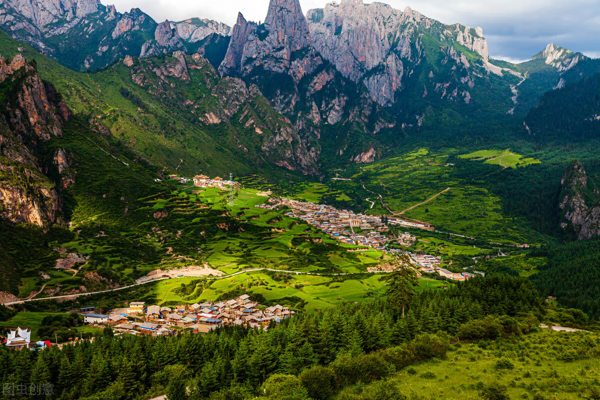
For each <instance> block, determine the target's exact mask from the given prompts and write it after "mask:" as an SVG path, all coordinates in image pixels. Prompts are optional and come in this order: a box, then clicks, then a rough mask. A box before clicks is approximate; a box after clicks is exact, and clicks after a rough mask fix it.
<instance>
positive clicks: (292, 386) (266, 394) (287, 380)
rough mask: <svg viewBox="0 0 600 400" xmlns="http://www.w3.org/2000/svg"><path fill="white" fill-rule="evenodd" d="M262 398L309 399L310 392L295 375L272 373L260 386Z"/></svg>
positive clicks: (282, 399)
mask: <svg viewBox="0 0 600 400" xmlns="http://www.w3.org/2000/svg"><path fill="white" fill-rule="evenodd" d="M260 394H261V395H262V397H261V398H267V399H278V400H279V399H281V400H309V397H308V392H307V391H306V389H305V388H304V387H303V386H302V384H301V383H300V380H299V379H298V378H297V377H295V376H294V375H282V374H276V375H272V376H271V377H270V378H269V379H267V380H266V381H265V383H263V385H262V386H261V388H260Z"/></svg>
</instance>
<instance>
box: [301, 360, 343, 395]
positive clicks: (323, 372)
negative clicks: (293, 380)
mask: <svg viewBox="0 0 600 400" xmlns="http://www.w3.org/2000/svg"><path fill="white" fill-rule="evenodd" d="M299 378H300V383H302V386H304V387H305V388H306V390H307V391H308V395H309V396H310V397H311V398H313V399H315V400H326V399H328V398H329V397H330V396H332V395H333V394H334V393H335V391H336V387H337V381H336V377H335V372H333V370H332V369H331V368H325V367H321V366H315V367H312V368H311V369H308V370H305V371H303V372H302V373H301V374H300V377H299Z"/></svg>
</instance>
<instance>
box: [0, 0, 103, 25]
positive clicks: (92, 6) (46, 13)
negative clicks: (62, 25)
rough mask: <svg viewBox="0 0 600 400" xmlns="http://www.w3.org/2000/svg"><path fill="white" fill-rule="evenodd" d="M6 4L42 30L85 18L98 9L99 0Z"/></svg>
mask: <svg viewBox="0 0 600 400" xmlns="http://www.w3.org/2000/svg"><path fill="white" fill-rule="evenodd" d="M5 4H6V5H8V6H10V7H11V8H13V9H14V10H15V11H16V12H18V13H19V14H20V15H22V16H23V17H25V18H26V19H28V20H29V21H30V22H31V23H32V24H33V25H34V26H36V27H37V28H38V29H40V31H45V30H46V27H47V26H48V25H50V24H53V23H55V22H58V21H60V20H61V19H63V18H64V19H66V20H67V21H70V20H72V19H74V18H83V17H85V16H87V15H89V14H93V13H95V12H97V11H98V6H99V5H100V1H99V0H35V1H31V0H5Z"/></svg>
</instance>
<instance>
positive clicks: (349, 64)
mask: <svg viewBox="0 0 600 400" xmlns="http://www.w3.org/2000/svg"><path fill="white" fill-rule="evenodd" d="M307 18H308V21H309V23H310V31H311V37H312V40H313V43H314V47H315V48H316V50H317V51H318V52H319V53H320V54H321V55H322V56H323V57H324V58H325V59H327V60H328V61H329V62H331V63H332V64H333V65H335V66H336V68H337V70H338V71H340V72H341V73H342V75H344V76H345V77H346V78H348V79H351V80H352V81H354V82H363V83H364V84H365V86H366V87H367V88H368V90H369V93H370V96H371V98H372V99H373V100H374V101H376V102H377V103H378V104H380V105H382V106H390V105H391V104H394V103H395V102H396V92H398V91H399V90H401V89H402V87H403V83H404V81H405V80H406V79H407V78H409V77H411V76H412V75H413V73H414V70H415V67H416V66H417V65H419V64H421V63H422V62H423V61H424V58H425V51H424V48H423V44H422V36H423V34H424V33H426V34H428V35H431V36H432V37H434V38H435V40H436V41H440V42H442V43H444V44H446V46H445V47H446V48H452V45H453V44H454V43H457V44H459V45H461V46H464V47H466V48H467V49H469V50H471V51H473V52H475V53H477V54H478V55H479V56H480V57H481V59H482V60H483V61H487V59H488V46H487V42H486V40H485V38H484V37H483V31H482V29H481V28H477V29H475V30H473V29H471V28H469V27H466V26H462V25H453V26H446V25H443V24H440V23H439V22H437V21H435V20H432V19H430V18H427V17H425V16H423V15H422V14H420V13H419V12H417V11H413V10H412V9H411V8H410V7H407V8H406V9H405V10H404V11H403V12H402V11H400V10H396V9H394V8H392V7H391V6H389V5H387V4H382V3H372V4H364V3H363V0H342V2H341V3H340V4H337V3H335V2H332V3H329V4H328V5H327V6H325V8H324V9H314V10H310V11H309V12H308V14H307Z"/></svg>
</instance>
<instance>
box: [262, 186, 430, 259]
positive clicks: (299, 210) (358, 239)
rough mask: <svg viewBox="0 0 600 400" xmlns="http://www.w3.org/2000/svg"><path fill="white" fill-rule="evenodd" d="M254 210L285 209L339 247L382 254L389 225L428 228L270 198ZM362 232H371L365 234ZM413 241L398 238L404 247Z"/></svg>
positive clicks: (392, 219) (422, 225) (423, 225)
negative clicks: (373, 250) (376, 251)
mask: <svg viewBox="0 0 600 400" xmlns="http://www.w3.org/2000/svg"><path fill="white" fill-rule="evenodd" d="M255 207H256V208H261V209H266V210H273V209H276V208H279V207H288V208H290V209H291V211H290V212H288V213H286V215H287V216H288V217H291V218H298V219H301V220H303V221H305V222H306V223H308V224H309V225H312V226H314V227H315V228H318V229H320V230H321V231H323V232H325V233H326V234H328V235H329V236H331V237H332V238H334V239H337V240H338V241H340V242H342V243H345V244H350V245H356V246H366V247H371V248H374V249H376V250H381V251H385V250H386V244H387V243H388V242H389V238H388V237H386V236H385V235H383V233H385V232H389V228H388V224H389V225H397V226H410V227H413V228H414V227H418V228H421V229H429V228H430V227H431V226H430V225H427V224H423V223H416V222H410V221H404V220H402V219H399V218H395V217H382V216H376V215H364V214H355V213H354V212H353V211H348V210H338V209H336V208H335V207H332V206H328V205H324V204H315V203H308V202H303V201H299V200H294V199H287V198H280V199H275V198H271V199H269V201H268V202H267V204H260V205H257V206H255ZM364 231H370V232H368V233H364ZM416 240H417V239H416V237H414V236H412V235H411V234H409V233H404V234H402V235H400V238H399V242H400V244H401V245H403V246H406V247H409V246H411V245H412V244H414V243H415V242H416Z"/></svg>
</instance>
